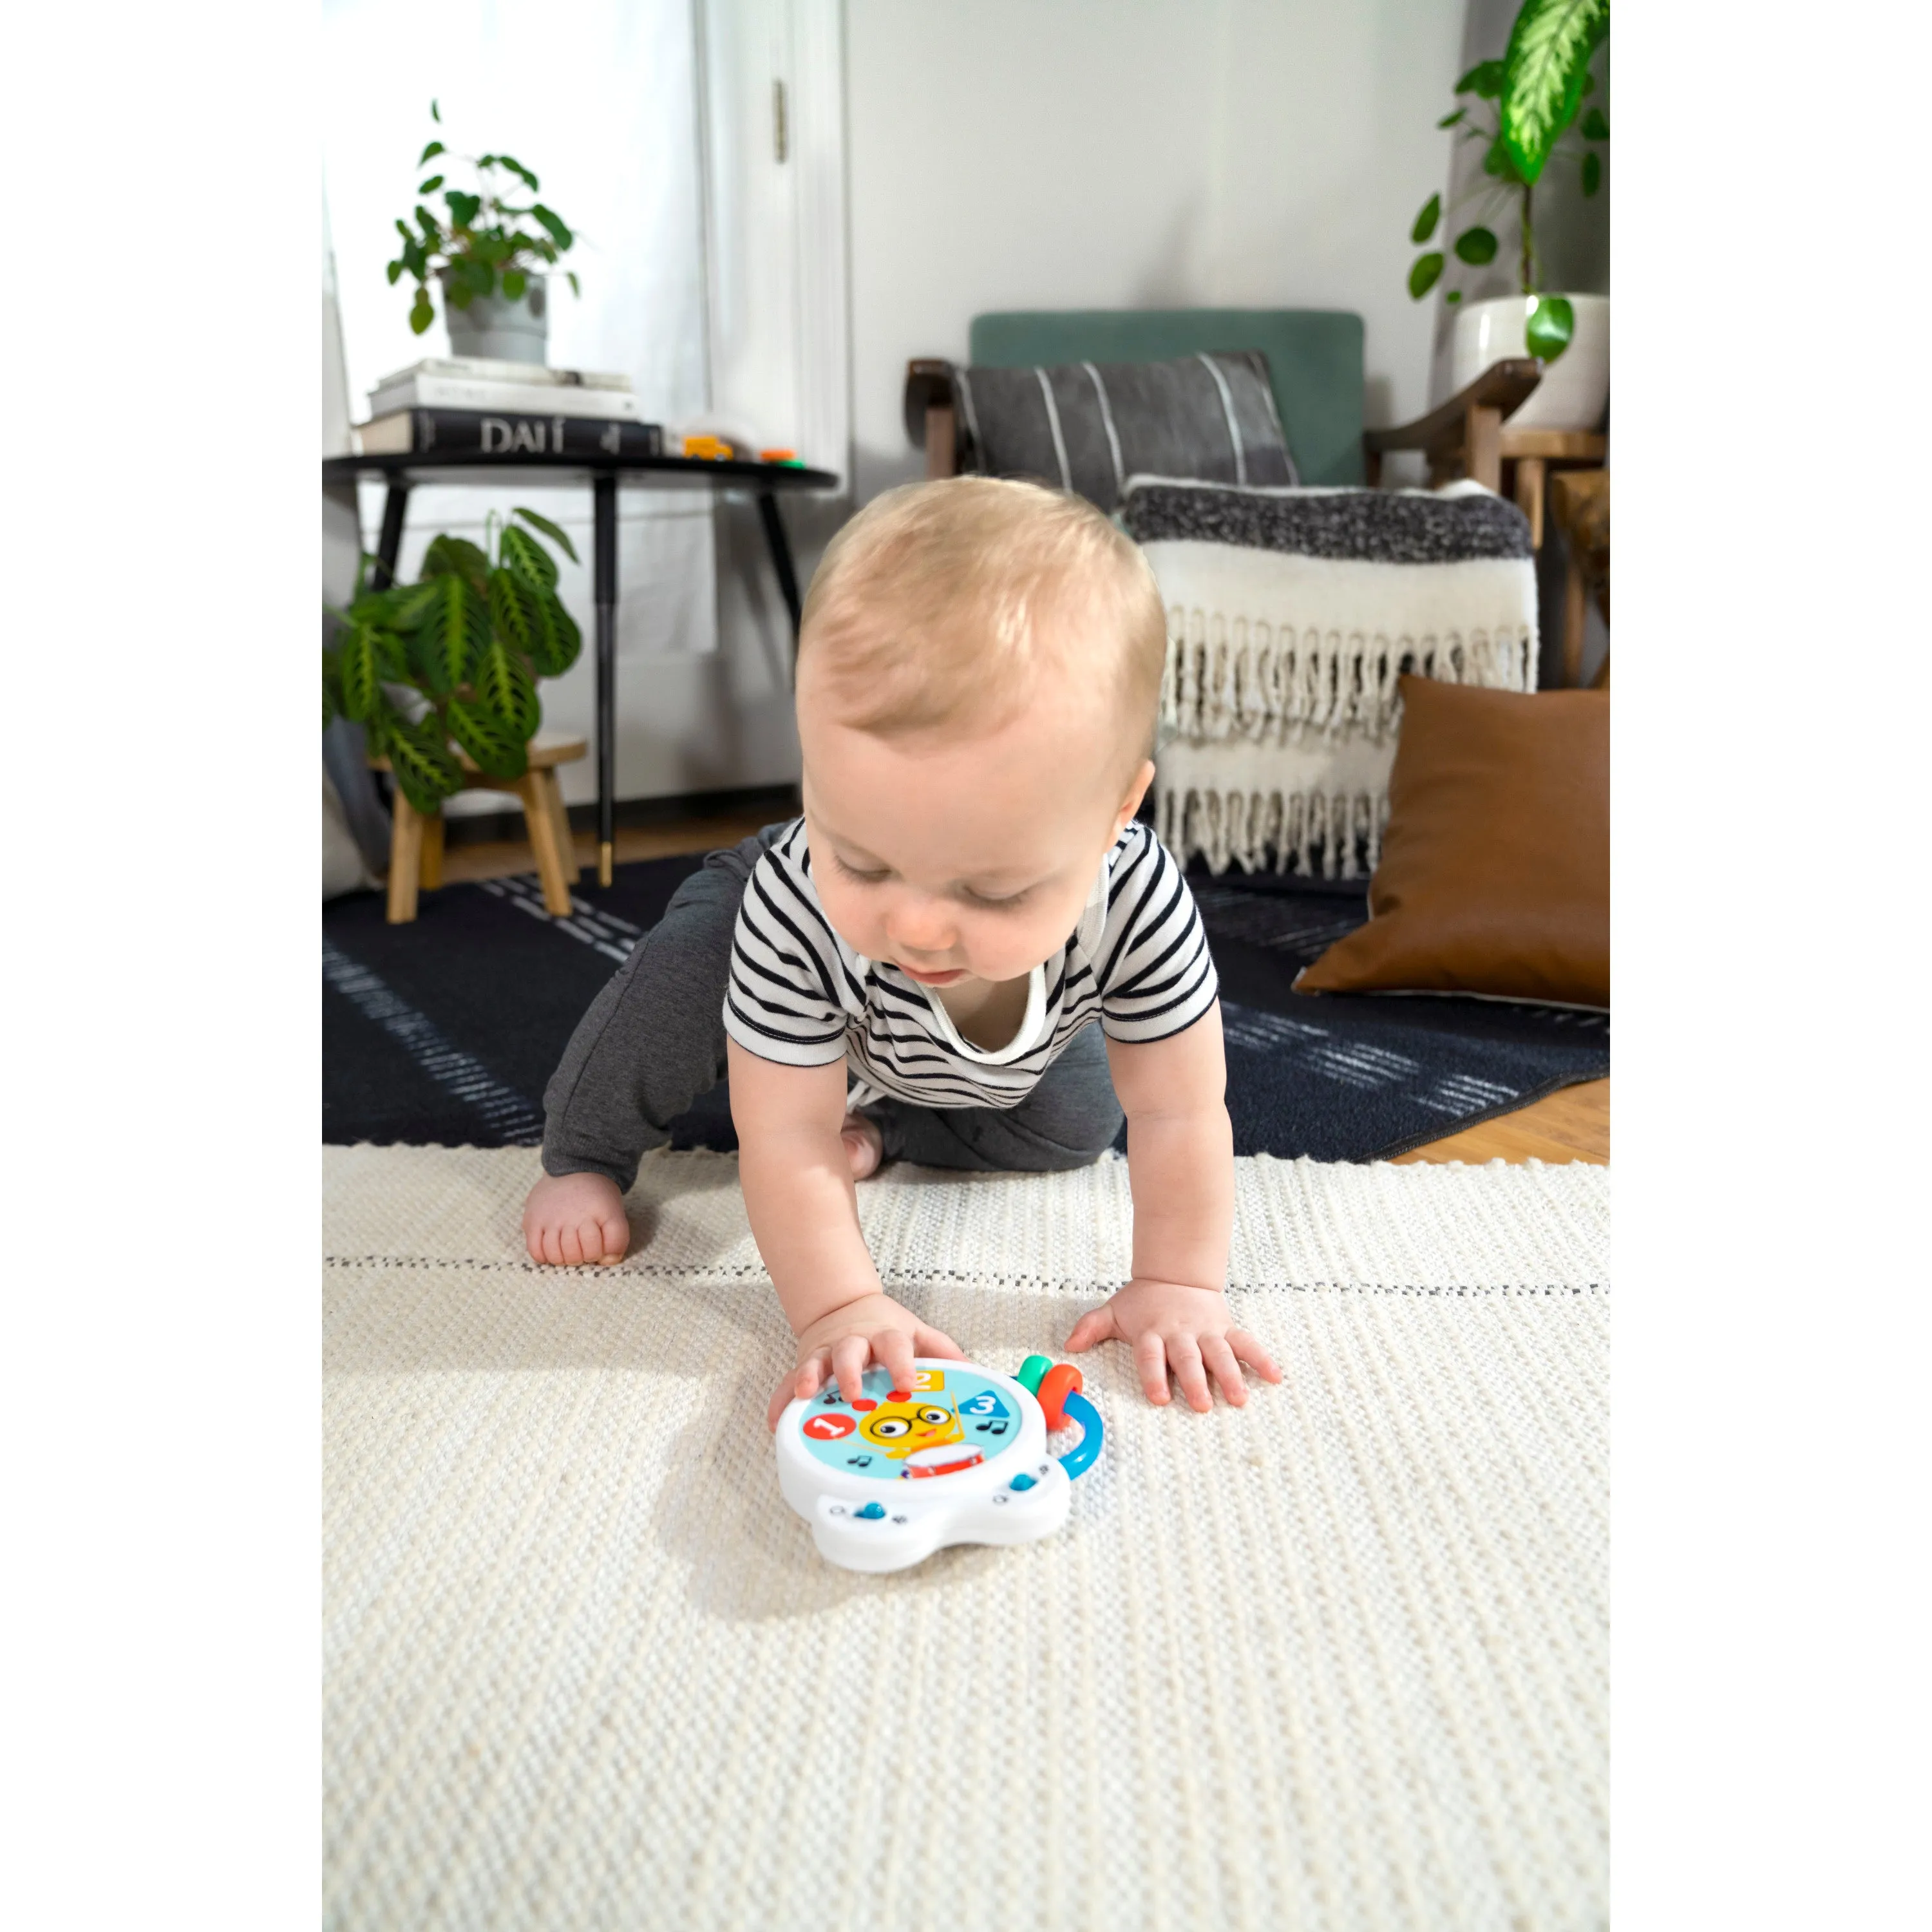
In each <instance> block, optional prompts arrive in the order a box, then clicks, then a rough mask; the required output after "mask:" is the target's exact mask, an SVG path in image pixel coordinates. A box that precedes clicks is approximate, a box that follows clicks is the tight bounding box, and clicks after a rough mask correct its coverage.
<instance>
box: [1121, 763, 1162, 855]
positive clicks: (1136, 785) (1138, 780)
mask: <svg viewBox="0 0 1932 1932" xmlns="http://www.w3.org/2000/svg"><path fill="white" fill-rule="evenodd" d="M1153 783H1154V760H1153V759H1151V758H1143V759H1142V760H1141V761H1140V764H1139V767H1138V768H1137V769H1136V771H1135V772H1134V775H1133V781H1132V782H1131V783H1130V784H1129V785H1128V787H1127V796H1126V797H1125V798H1124V799H1122V800H1121V810H1120V815H1119V816H1118V817H1117V818H1116V819H1115V820H1114V836H1115V838H1119V837H1120V835H1121V833H1122V832H1124V831H1126V829H1127V826H1129V824H1130V823H1131V822H1132V821H1133V816H1134V814H1135V813H1136V812H1137V811H1139V810H1140V808H1141V800H1142V799H1144V798H1145V797H1146V796H1147V789H1148V786H1149V785H1151V784H1153Z"/></svg>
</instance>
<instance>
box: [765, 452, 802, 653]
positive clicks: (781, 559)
mask: <svg viewBox="0 0 1932 1932" xmlns="http://www.w3.org/2000/svg"><path fill="white" fill-rule="evenodd" d="M758 520H759V522H760V523H763V525H764V526H765V547H766V549H767V550H769V551H770V552H771V553H772V571H773V573H774V574H775V575H776V577H777V578H778V590H779V592H780V594H781V595H782V596H783V597H784V601H785V608H786V610H788V611H789V612H790V613H791V635H792V641H793V643H796V642H797V641H798V620H799V609H800V606H799V598H798V572H797V571H796V570H795V569H794V568H793V567H792V560H791V544H790V540H789V539H788V538H787V537H786V535H785V526H784V518H783V517H781V516H780V515H779V514H778V498H777V496H775V495H774V494H773V493H772V491H770V490H760V491H759V492H758Z"/></svg>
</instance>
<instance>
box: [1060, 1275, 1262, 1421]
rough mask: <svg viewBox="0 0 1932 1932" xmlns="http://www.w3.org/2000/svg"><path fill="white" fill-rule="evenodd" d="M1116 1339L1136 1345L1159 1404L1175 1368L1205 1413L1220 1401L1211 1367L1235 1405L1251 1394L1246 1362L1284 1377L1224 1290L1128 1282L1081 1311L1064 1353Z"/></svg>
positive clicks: (1150, 1395)
mask: <svg viewBox="0 0 1932 1932" xmlns="http://www.w3.org/2000/svg"><path fill="white" fill-rule="evenodd" d="M1116 1341H1118V1342H1130V1343H1133V1351H1134V1364H1135V1366H1136V1367H1137V1368H1138V1369H1139V1370H1140V1372H1141V1387H1142V1388H1144V1389H1145V1391H1147V1399H1148V1401H1150V1402H1153V1403H1165V1402H1166V1401H1167V1400H1169V1397H1168V1388H1167V1372H1168V1371H1169V1370H1170V1369H1172V1370H1173V1371H1174V1375H1175V1380H1176V1381H1177V1382H1179V1383H1180V1385H1181V1393H1182V1394H1184V1396H1186V1397H1187V1402H1188V1406H1189V1407H1190V1409H1197V1410H1199V1411H1201V1412H1202V1413H1204V1414H1205V1412H1207V1411H1208V1410H1209V1409H1212V1408H1213V1407H1214V1397H1213V1396H1211V1394H1209V1393H1208V1376H1209V1374H1210V1373H1211V1374H1212V1375H1213V1376H1214V1379H1215V1380H1216V1381H1217V1382H1219V1383H1220V1385H1221V1393H1222V1394H1223V1395H1224V1396H1225V1397H1226V1398H1227V1399H1228V1400H1229V1402H1230V1403H1232V1404H1233V1406H1235V1408H1237V1409H1239V1408H1240V1407H1241V1405H1242V1403H1244V1402H1246V1401H1247V1399H1248V1385H1247V1383H1246V1382H1244V1380H1243V1379H1242V1378H1241V1364H1243V1363H1244V1362H1245V1363H1247V1365H1248V1367H1250V1368H1251V1369H1253V1370H1254V1372H1255V1373H1256V1374H1257V1375H1258V1376H1260V1377H1261V1378H1262V1380H1263V1381H1264V1382H1280V1380H1281V1371H1280V1370H1279V1369H1278V1368H1277V1367H1275V1365H1274V1362H1273V1361H1271V1359H1270V1358H1269V1355H1268V1351H1267V1350H1266V1349H1264V1348H1263V1347H1262V1345H1261V1344H1260V1343H1259V1342H1257V1341H1256V1340H1255V1338H1254V1337H1253V1336H1252V1335H1250V1334H1249V1333H1248V1331H1247V1330H1246V1329H1245V1328H1236V1327H1235V1325H1234V1322H1233V1319H1232V1317H1231V1316H1229V1313H1228V1298H1227V1297H1226V1295H1223V1294H1222V1293H1221V1292H1220V1290H1219V1289H1210V1288H1189V1287H1187V1286H1184V1285H1183V1284H1182V1283H1179V1282H1174V1281H1148V1280H1139V1279H1136V1280H1133V1281H1130V1282H1129V1283H1127V1286H1126V1287H1125V1288H1124V1289H1121V1292H1120V1293H1119V1294H1118V1295H1115V1297H1114V1298H1113V1300H1112V1301H1110V1302H1109V1303H1108V1304H1107V1305H1106V1307H1104V1308H1097V1309H1095V1310H1094V1312H1093V1313H1091V1315H1083V1316H1081V1318H1080V1319H1079V1321H1078V1322H1076V1323H1075V1324H1074V1325H1073V1334H1070V1336H1068V1337H1067V1353H1068V1354H1069V1355H1079V1353H1080V1352H1081V1351H1082V1349H1091V1347H1092V1346H1094V1343H1096V1342H1116Z"/></svg>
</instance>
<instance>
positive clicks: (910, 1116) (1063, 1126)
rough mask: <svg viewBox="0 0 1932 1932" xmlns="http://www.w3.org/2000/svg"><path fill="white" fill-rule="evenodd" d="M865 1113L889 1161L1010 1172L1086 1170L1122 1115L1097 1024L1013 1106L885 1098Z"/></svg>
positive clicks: (1112, 1135) (1111, 1138)
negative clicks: (874, 1123)
mask: <svg viewBox="0 0 1932 1932" xmlns="http://www.w3.org/2000/svg"><path fill="white" fill-rule="evenodd" d="M865 1111H866V1112H867V1113H868V1115H871V1117H872V1118H874V1120H876V1121H877V1122H878V1124H879V1130H880V1136H881V1138H882V1139H883V1142H884V1148H885V1156H886V1159H887V1160H910V1161H913V1162H916V1163H917V1164H918V1165H919V1166H922V1167H951V1168H970V1169H975V1170H977V1171H980V1172H986V1171H989V1170H991V1171H995V1172H1007V1173H1012V1174H1051V1173H1058V1172H1060V1171H1061V1170H1062V1169H1067V1168H1071V1167H1085V1166H1087V1165H1088V1163H1090V1162H1091V1161H1096V1160H1099V1159H1100V1157H1101V1155H1102V1154H1105V1153H1106V1151H1107V1150H1108V1148H1110V1147H1112V1145H1114V1142H1115V1138H1116V1136H1118V1134H1119V1133H1120V1131H1121V1123H1122V1122H1123V1121H1124V1119H1125V1118H1126V1116H1125V1115H1123V1114H1122V1113H1121V1103H1120V1102H1119V1101H1118V1100H1116V1099H1115V1097H1114V1082H1113V1078H1112V1076H1111V1075H1110V1074H1109V1072H1108V1070H1107V1043H1106V1040H1105V1038H1104V1037H1103V1035H1102V1034H1101V1031H1100V1028H1098V1027H1097V1026H1089V1027H1087V1028H1083V1029H1082V1031H1080V1032H1079V1034H1076V1035H1075V1037H1074V1039H1073V1043H1072V1045H1070V1046H1069V1047H1068V1048H1067V1051H1066V1052H1064V1053H1063V1054H1062V1055H1061V1056H1060V1058H1058V1060H1056V1061H1055V1062H1054V1063H1053V1064H1052V1066H1051V1067H1049V1068H1048V1069H1047V1070H1046V1073H1043V1075H1041V1076H1040V1084H1039V1085H1038V1086H1037V1087H1035V1088H1034V1090H1033V1091H1032V1092H1031V1094H1028V1096H1027V1097H1026V1098H1025V1100H1022V1102H1021V1103H1020V1104H1019V1106H1017V1107H1013V1108H1000V1107H916V1106H913V1105H911V1104H910V1103H909V1102H907V1101H904V1100H881V1101H880V1102H878V1103H877V1104H876V1105H875V1106H871V1107H868V1108H867V1109H865Z"/></svg>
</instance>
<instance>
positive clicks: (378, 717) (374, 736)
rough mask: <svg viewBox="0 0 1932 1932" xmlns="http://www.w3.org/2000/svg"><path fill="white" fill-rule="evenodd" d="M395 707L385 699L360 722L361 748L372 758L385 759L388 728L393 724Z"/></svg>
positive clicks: (387, 749) (387, 750) (387, 746)
mask: <svg viewBox="0 0 1932 1932" xmlns="http://www.w3.org/2000/svg"><path fill="white" fill-rule="evenodd" d="M395 717H396V709H395V706H394V705H392V703H390V702H389V700H388V699H387V698H384V699H383V701H382V702H381V703H380V704H378V705H377V707H376V708H375V709H374V711H372V712H371V713H370V714H369V715H368V717H367V718H365V719H364V720H363V721H362V743H363V748H364V749H365V751H367V752H368V754H369V755H370V757H372V758H381V757H387V756H388V755H389V733H390V727H391V726H392V724H394V723H395Z"/></svg>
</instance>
